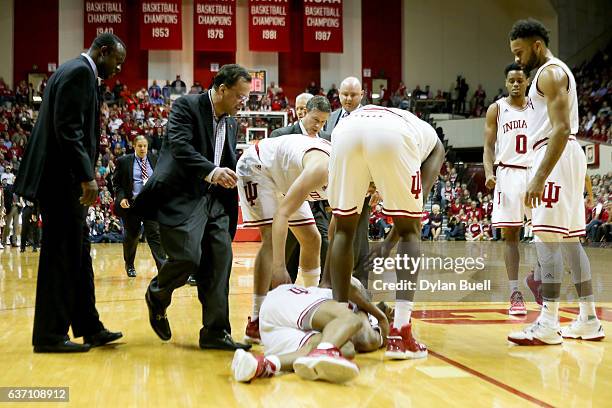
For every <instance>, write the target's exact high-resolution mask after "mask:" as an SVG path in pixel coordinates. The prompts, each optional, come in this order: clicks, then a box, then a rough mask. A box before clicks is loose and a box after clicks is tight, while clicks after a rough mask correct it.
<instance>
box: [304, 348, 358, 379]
mask: <svg viewBox="0 0 612 408" xmlns="http://www.w3.org/2000/svg"><path fill="white" fill-rule="evenodd" d="M293 369H294V370H295V373H296V374H297V375H299V376H300V377H301V378H303V379H305V380H324V381H329V382H333V383H343V382H347V381H349V380H352V379H353V378H355V377H357V376H358V375H359V367H357V364H355V363H353V362H351V361H349V360H347V359H346V358H344V357H343V356H342V353H341V352H340V350H338V348H337V347H334V348H330V349H318V348H317V349H314V350H312V351H311V352H310V353H308V355H307V356H304V357H299V358H297V359H296V360H295V361H294V362H293Z"/></svg>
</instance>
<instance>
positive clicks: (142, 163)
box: [140, 158, 149, 180]
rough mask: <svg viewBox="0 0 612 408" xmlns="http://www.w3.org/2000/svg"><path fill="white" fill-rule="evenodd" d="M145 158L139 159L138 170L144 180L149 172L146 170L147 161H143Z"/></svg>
mask: <svg viewBox="0 0 612 408" xmlns="http://www.w3.org/2000/svg"><path fill="white" fill-rule="evenodd" d="M145 160H146V159H144V158H143V159H141V160H140V170H141V172H142V179H143V180H146V179H148V178H149V172H148V171H147V163H146V161H145Z"/></svg>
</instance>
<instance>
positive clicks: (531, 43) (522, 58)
mask: <svg viewBox="0 0 612 408" xmlns="http://www.w3.org/2000/svg"><path fill="white" fill-rule="evenodd" d="M509 37H510V51H512V54H514V59H515V61H516V62H517V63H518V64H519V65H520V66H521V67H523V69H524V70H525V72H531V70H533V69H534V68H538V67H539V66H540V65H542V64H543V63H544V57H545V56H546V52H547V49H548V41H549V31H548V29H547V28H546V27H545V26H544V24H542V23H541V22H539V21H538V20H535V19H533V18H528V19H527V20H518V21H517V22H516V23H514V25H513V26H512V29H511V30H510V34H509Z"/></svg>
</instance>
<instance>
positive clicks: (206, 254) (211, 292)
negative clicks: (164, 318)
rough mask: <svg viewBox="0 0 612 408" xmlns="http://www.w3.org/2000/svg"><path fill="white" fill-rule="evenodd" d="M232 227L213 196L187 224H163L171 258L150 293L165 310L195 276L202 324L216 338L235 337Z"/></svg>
mask: <svg viewBox="0 0 612 408" xmlns="http://www.w3.org/2000/svg"><path fill="white" fill-rule="evenodd" d="M229 223H230V218H229V215H228V214H227V213H226V211H225V208H224V207H223V205H222V204H221V202H220V201H219V200H218V199H217V198H216V197H215V196H214V194H212V193H207V194H206V195H204V196H203V197H202V198H201V199H200V201H199V203H198V204H197V205H196V207H195V209H194V211H193V212H192V213H191V215H190V216H189V218H187V220H186V221H185V222H184V223H183V224H181V225H178V226H168V225H164V224H161V223H160V225H159V231H160V237H161V243H162V247H163V248H164V250H165V252H166V254H167V256H168V258H167V260H166V262H164V264H163V265H162V267H161V268H160V270H159V273H158V274H157V276H156V277H154V278H153V280H151V283H150V284H149V289H148V290H149V295H150V297H151V299H152V301H153V302H154V303H156V305H157V306H158V307H161V308H164V309H165V308H167V307H168V306H169V305H170V303H171V301H172V292H173V291H174V289H176V288H179V287H181V286H183V285H184V284H185V283H186V282H187V278H188V277H189V275H191V274H195V276H196V281H197V285H198V299H199V300H200V303H201V304H202V324H203V326H204V329H205V330H206V331H208V332H212V333H213V335H214V333H222V332H223V331H224V330H225V331H227V332H228V333H231V326H230V321H229V303H228V295H229V278H230V272H231V269H232V256H233V255H232V237H231V235H230V233H229V227H230V225H229Z"/></svg>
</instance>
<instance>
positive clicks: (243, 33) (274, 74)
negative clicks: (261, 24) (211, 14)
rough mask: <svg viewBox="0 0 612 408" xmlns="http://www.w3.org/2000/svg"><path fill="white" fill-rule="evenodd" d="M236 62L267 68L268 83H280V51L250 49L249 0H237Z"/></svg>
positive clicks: (250, 66)
mask: <svg viewBox="0 0 612 408" xmlns="http://www.w3.org/2000/svg"><path fill="white" fill-rule="evenodd" d="M236 63H237V64H240V65H242V66H244V67H245V68H248V69H265V70H266V71H267V72H268V78H267V81H268V84H270V82H272V81H274V83H275V84H276V85H280V86H282V84H279V83H278V53H277V52H251V51H249V9H248V1H247V0H237V1H236Z"/></svg>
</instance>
